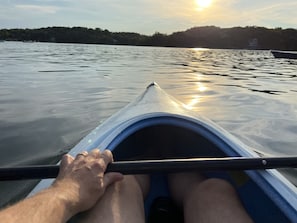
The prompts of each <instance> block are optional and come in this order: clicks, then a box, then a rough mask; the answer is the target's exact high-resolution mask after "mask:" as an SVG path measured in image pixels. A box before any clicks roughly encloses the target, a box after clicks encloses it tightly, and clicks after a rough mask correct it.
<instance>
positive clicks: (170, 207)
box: [148, 197, 183, 223]
mask: <svg viewBox="0 0 297 223" xmlns="http://www.w3.org/2000/svg"><path fill="white" fill-rule="evenodd" d="M164 222H171V223H183V213H182V211H181V210H180V209H179V208H178V207H177V206H176V205H175V204H174V202H173V201H172V200H171V199H170V198H169V197H158V198H156V199H155V200H154V201H153V204H152V206H151V208H150V211H149V216H148V223H164Z"/></svg>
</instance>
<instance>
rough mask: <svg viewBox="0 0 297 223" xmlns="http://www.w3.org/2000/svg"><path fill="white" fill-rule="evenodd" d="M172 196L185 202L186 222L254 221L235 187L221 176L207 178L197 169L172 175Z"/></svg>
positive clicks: (243, 222)
mask: <svg viewBox="0 0 297 223" xmlns="http://www.w3.org/2000/svg"><path fill="white" fill-rule="evenodd" d="M169 183H170V188H171V192H172V196H173V198H174V199H175V200H176V202H177V203H178V204H180V205H182V206H183V210H184V218H185V223H193V222H202V223H206V222H212V223H215V222H220V223H223V222H228V223H231V222H237V223H238V222H240V223H245V222H247V223H248V222H252V220H251V218H250V217H249V215H248V214H247V212H246V211H245V209H244V207H243V206H242V204H241V201H240V199H239V198H238V196H237V194H236V191H235V189H234V188H233V187H232V185H230V184H229V183H228V182H227V181H225V180H221V179H204V178H203V176H201V175H199V174H196V173H181V174H175V175H172V176H170V177H169Z"/></svg>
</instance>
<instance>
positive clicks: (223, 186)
mask: <svg viewBox="0 0 297 223" xmlns="http://www.w3.org/2000/svg"><path fill="white" fill-rule="evenodd" d="M236 196H237V195H236V191H235V189H234V188H233V186H232V185H231V184H230V183H228V182H227V181H225V180H222V179H217V178H211V179H207V180H205V181H203V182H202V183H200V184H199V185H197V186H196V187H193V188H192V190H191V191H190V192H189V193H188V196H187V198H186V200H187V201H188V202H195V203H197V202H198V203H200V202H201V203H204V204H205V202H206V203H213V202H214V201H216V202H218V201H224V200H225V199H230V197H236Z"/></svg>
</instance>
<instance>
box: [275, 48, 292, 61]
mask: <svg viewBox="0 0 297 223" xmlns="http://www.w3.org/2000/svg"><path fill="white" fill-rule="evenodd" d="M271 53H272V54H273V56H274V57H275V58H285V59H297V52H292V51H279V50H271Z"/></svg>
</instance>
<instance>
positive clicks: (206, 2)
mask: <svg viewBox="0 0 297 223" xmlns="http://www.w3.org/2000/svg"><path fill="white" fill-rule="evenodd" d="M211 2H212V0H196V4H197V6H198V9H200V10H201V9H204V8H207V7H209V6H210V5H211Z"/></svg>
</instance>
